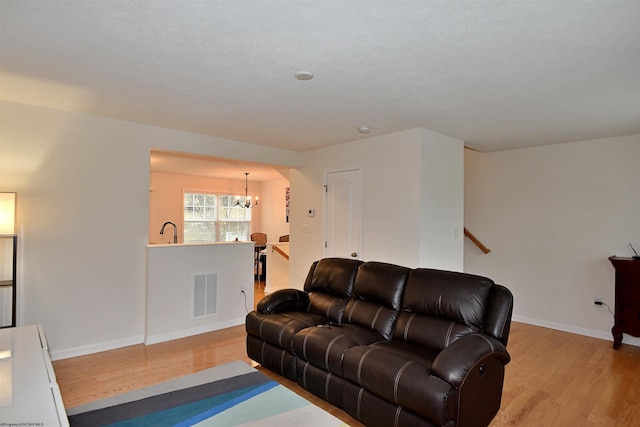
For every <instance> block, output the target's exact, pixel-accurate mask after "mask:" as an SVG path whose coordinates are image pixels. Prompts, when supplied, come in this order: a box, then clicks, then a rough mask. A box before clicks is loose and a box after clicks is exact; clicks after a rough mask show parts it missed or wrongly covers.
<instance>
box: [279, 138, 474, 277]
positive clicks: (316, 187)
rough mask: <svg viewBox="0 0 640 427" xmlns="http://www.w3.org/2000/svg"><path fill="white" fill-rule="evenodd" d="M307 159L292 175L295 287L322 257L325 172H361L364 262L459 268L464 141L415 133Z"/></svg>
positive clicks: (334, 149) (311, 153) (365, 141)
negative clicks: (312, 213) (311, 213)
mask: <svg viewBox="0 0 640 427" xmlns="http://www.w3.org/2000/svg"><path fill="white" fill-rule="evenodd" d="M444 153H446V155H445V154H444ZM305 154H306V161H305V165H304V167H302V168H300V169H298V170H295V171H292V172H291V188H292V194H291V215H292V221H291V270H290V272H291V282H290V284H291V286H292V287H301V286H302V284H303V282H304V278H305V277H306V274H307V271H308V269H309V266H310V265H311V263H312V262H313V261H314V260H317V259H319V258H322V256H323V254H324V248H323V242H324V240H323V226H324V212H323V210H322V208H323V194H324V193H323V187H322V186H323V174H324V173H325V172H327V171H332V170H340V169H341V168H350V167H358V168H360V169H361V170H362V182H363V186H362V188H363V250H362V254H361V259H364V260H375V261H383V262H389V263H395V264H400V265H405V266H408V267H418V266H425V267H433V268H446V269H457V270H462V267H463V262H462V253H463V240H462V237H461V235H460V236H459V237H458V238H454V235H453V230H454V228H456V227H458V228H460V229H461V228H462V218H463V176H462V175H463V146H462V142H461V141H458V140H455V139H452V138H448V137H446V136H443V135H439V134H436V133H434V132H430V131H427V130H425V129H411V130H407V131H403V132H396V133H393V134H388V135H382V136H377V137H372V138H367V139H362V140H358V141H353V142H349V143H345V144H340V145H335V146H331V147H326V148H321V149H318V150H313V151H309V152H307V153H305ZM443 155H444V158H445V161H444V162H443V161H440V160H439V157H440V156H443ZM437 186H442V187H443V188H446V189H447V191H441V190H438V191H432V190H433V188H434V187H437ZM309 209H315V211H316V215H315V217H313V218H310V217H308V216H307V211H308V210H309ZM434 221H440V223H439V224H435V223H434ZM438 251H439V252H438Z"/></svg>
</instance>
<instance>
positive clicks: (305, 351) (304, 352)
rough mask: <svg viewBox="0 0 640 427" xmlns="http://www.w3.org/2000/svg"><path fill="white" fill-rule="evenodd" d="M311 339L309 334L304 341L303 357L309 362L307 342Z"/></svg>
mask: <svg viewBox="0 0 640 427" xmlns="http://www.w3.org/2000/svg"><path fill="white" fill-rule="evenodd" d="M308 339H309V334H305V336H304V340H303V341H302V356H303V357H304V360H309V358H308V357H307V340H308Z"/></svg>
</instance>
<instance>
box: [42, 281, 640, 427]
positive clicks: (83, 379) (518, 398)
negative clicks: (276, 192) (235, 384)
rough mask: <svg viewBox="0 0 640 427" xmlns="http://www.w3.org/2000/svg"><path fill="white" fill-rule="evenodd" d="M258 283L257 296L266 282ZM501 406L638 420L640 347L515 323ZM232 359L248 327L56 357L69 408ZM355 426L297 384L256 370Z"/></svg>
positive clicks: (542, 421) (568, 425)
mask: <svg viewBox="0 0 640 427" xmlns="http://www.w3.org/2000/svg"><path fill="white" fill-rule="evenodd" d="M263 287H264V286H263V285H262V286H257V287H256V300H259V298H261V296H262V288H263ZM508 350H509V352H510V354H511V357H512V360H511V363H509V365H507V368H506V379H505V383H504V391H503V398H502V406H501V409H500V411H499V412H498V414H497V415H496V418H495V419H494V420H493V422H492V423H491V427H502V426H545V427H547V426H558V427H560V426H562V427H573V426H576V427H578V426H579V427H584V426H594V427H595V426H599V427H602V426H640V347H634V346H630V345H625V344H624V343H623V345H622V346H621V347H620V348H619V349H618V350H613V348H612V343H611V342H610V341H604V340H599V339H596V338H589V337H584V336H580V335H574V334H569V333H566V332H560V331H556V330H552V329H546V328H541V327H537V326H532V325H527V324H523V323H517V322H514V323H513V324H512V329H511V334H510V338H509V345H508ZM233 360H243V361H245V362H247V363H251V361H250V360H249V359H248V358H247V356H246V352H245V332H244V327H243V326H236V327H233V328H229V329H225V330H221V331H215V332H210V333H206V334H202V335H197V336H193V337H189V338H183V339H179V340H174V341H170V342H165V343H159V344H154V345H150V346H145V345H142V344H139V345H134V346H130V347H125V348H121V349H116V350H111V351H107V352H102V353H97V354H92V355H87V356H80V357H75V358H70V359H63V360H58V361H55V362H54V368H55V371H56V376H57V379H58V384H59V386H60V389H61V391H62V397H63V400H64V403H65V406H66V407H67V408H70V407H73V406H77V405H79V404H82V403H87V402H91V401H94V400H98V399H102V398H104V397H108V396H112V395H115V394H118V393H122V392H125V391H129V390H134V389H137V388H141V387H145V386H148V385H152V384H155V383H158V382H161V381H166V380H169V379H172V378H177V377H180V376H183V375H187V374H190V373H193V372H197V371H200V370H203V369H207V368H210V367H213V366H217V365H220V364H223V363H227V362H230V361H233ZM259 369H260V370H261V371H262V372H263V373H265V374H267V375H269V376H270V377H272V378H274V379H276V380H277V381H280V382H281V383H283V384H284V385H285V386H287V387H289V388H291V389H292V390H294V391H296V392H297V393H299V394H301V395H303V397H305V398H307V399H309V400H311V401H312V402H314V403H315V404H317V405H319V406H321V407H323V408H324V409H325V410H328V411H329V412H331V413H333V414H334V415H336V416H337V417H339V418H341V419H342V420H343V421H345V422H346V423H348V424H350V425H352V426H354V427H356V426H361V425H362V424H360V423H358V422H357V421H356V420H354V419H353V418H351V417H349V416H348V415H347V414H346V413H344V412H343V411H340V410H338V409H336V408H334V407H332V406H331V405H328V404H326V403H325V402H324V401H322V400H321V399H318V398H316V397H315V396H313V395H312V394H310V393H308V392H306V391H305V390H304V389H302V388H301V387H299V386H298V385H297V384H296V383H293V382H291V381H287V380H284V379H283V378H281V377H279V376H277V375H275V374H273V373H271V372H269V371H268V370H266V369H262V368H259Z"/></svg>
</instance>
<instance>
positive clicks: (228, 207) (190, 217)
mask: <svg viewBox="0 0 640 427" xmlns="http://www.w3.org/2000/svg"><path fill="white" fill-rule="evenodd" d="M243 199H244V197H241V198H240V203H244V200H243ZM250 229H251V209H250V208H249V209H246V208H243V207H240V206H238V205H237V198H236V197H235V196H229V195H224V194H206V193H184V241H185V242H232V241H234V240H236V238H237V239H238V240H249V230H250Z"/></svg>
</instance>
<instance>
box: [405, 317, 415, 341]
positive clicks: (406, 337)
mask: <svg viewBox="0 0 640 427" xmlns="http://www.w3.org/2000/svg"><path fill="white" fill-rule="evenodd" d="M416 314H417V313H413V314H412V315H411V316H409V320H407V324H406V325H405V327H404V334H403V336H404V340H405V341H409V327H410V326H411V322H413V319H415V317H416Z"/></svg>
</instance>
